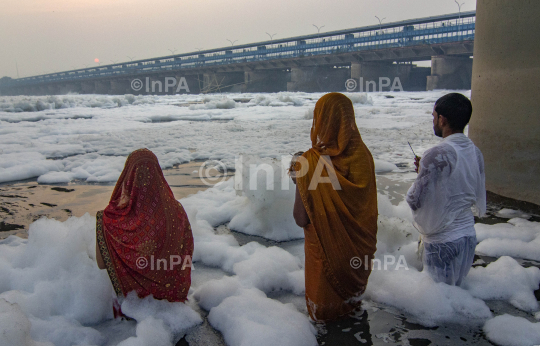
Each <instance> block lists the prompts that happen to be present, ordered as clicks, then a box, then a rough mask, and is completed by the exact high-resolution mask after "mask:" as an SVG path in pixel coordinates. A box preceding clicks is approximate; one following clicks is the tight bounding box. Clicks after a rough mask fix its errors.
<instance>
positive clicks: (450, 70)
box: [426, 55, 473, 90]
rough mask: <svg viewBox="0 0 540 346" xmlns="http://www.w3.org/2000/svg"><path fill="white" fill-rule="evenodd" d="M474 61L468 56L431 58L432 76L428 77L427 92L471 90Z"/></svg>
mask: <svg viewBox="0 0 540 346" xmlns="http://www.w3.org/2000/svg"><path fill="white" fill-rule="evenodd" d="M472 66H473V59H471V58H470V57H468V56H449V55H443V56H434V57H432V58H431V76H428V77H427V87H426V89H427V90H435V89H466V90H469V89H470V88H471V76H472V68H473V67H472Z"/></svg>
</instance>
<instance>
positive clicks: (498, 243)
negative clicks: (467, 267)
mask: <svg viewBox="0 0 540 346" xmlns="http://www.w3.org/2000/svg"><path fill="white" fill-rule="evenodd" d="M475 228H476V232H477V235H478V241H479V244H478V245H477V246H476V252H477V253H479V254H483V255H486V256H491V257H501V256H511V257H516V258H524V259H531V260H535V261H540V251H538V249H539V248H540V223H539V222H531V221H527V220H524V219H521V218H515V219H510V220H508V223H506V224H496V225H481V224H476V225H475Z"/></svg>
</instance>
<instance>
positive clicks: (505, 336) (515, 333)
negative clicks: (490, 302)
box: [484, 314, 540, 346]
mask: <svg viewBox="0 0 540 346" xmlns="http://www.w3.org/2000/svg"><path fill="white" fill-rule="evenodd" d="M484 332H485V333H486V337H487V338H488V339H489V341H491V342H494V343H496V344H497V345H506V346H530V345H538V344H540V323H533V322H530V321H529V320H527V319H525V318H523V317H516V316H511V315H508V314H504V315H501V316H497V317H495V318H493V319H491V320H489V321H487V322H486V324H485V325H484Z"/></svg>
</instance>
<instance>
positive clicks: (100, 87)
mask: <svg viewBox="0 0 540 346" xmlns="http://www.w3.org/2000/svg"><path fill="white" fill-rule="evenodd" d="M94 90H95V91H94V93H96V94H101V95H107V94H109V93H110V91H111V81H108V80H103V81H101V80H97V81H95V89H94Z"/></svg>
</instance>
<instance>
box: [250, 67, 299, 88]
mask: <svg viewBox="0 0 540 346" xmlns="http://www.w3.org/2000/svg"><path fill="white" fill-rule="evenodd" d="M289 73H290V72H288V71H287V70H283V69H281V70H255V71H245V72H244V83H245V88H244V91H245V92H279V91H287V79H288V78H289Z"/></svg>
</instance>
